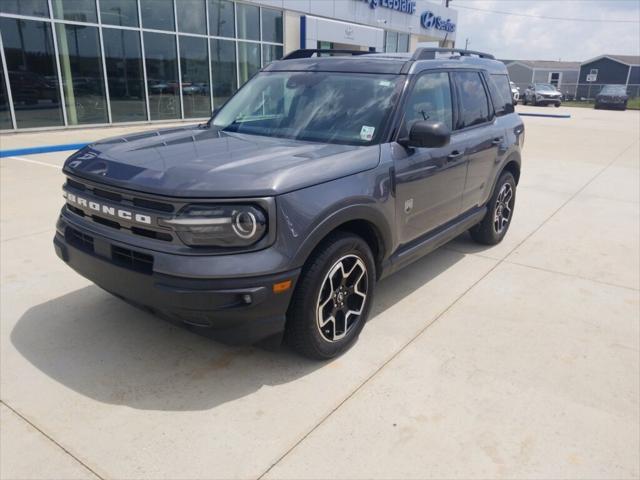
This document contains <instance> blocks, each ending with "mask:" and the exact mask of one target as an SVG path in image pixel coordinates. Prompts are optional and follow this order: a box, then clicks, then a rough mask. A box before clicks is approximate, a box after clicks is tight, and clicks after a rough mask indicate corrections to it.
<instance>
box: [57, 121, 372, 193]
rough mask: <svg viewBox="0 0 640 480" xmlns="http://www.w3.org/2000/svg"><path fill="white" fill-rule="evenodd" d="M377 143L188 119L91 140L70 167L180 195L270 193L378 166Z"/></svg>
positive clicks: (76, 172) (89, 175)
mask: <svg viewBox="0 0 640 480" xmlns="http://www.w3.org/2000/svg"><path fill="white" fill-rule="evenodd" d="M379 160H380V147H379V146H378V145H374V146H367V147H360V146H350V145H335V144H326V143H314V142H302V141H297V140H289V139H283V138H274V137H261V136H256V135H245V134H237V133H224V132H221V131H219V130H218V129H215V128H202V127H198V126H189V127H184V128H177V129H176V128H174V129H165V130H157V131H152V132H144V133H139V134H134V135H130V136H126V137H115V138H111V139H107V140H103V141H100V142H97V143H94V144H91V145H89V146H87V147H85V148H83V149H82V150H80V151H78V152H76V153H75V154H73V155H72V156H71V157H69V159H68V160H67V161H66V162H65V165H64V172H65V173H68V174H70V175H76V176H79V177H83V178H86V179H89V180H94V181H97V182H100V183H106V184H111V185H114V186H119V187H123V188H127V189H131V190H137V191H141V192H147V193H155V194H159V195H165V196H174V197H258V196H272V195H277V194H280V193H285V192H288V191H292V190H297V189H300V188H304V187H307V186H310V185H315V184H318V183H322V182H327V181H329V180H334V179H336V178H340V177H344V176H347V175H352V174H355V173H358V172H362V171H364V170H368V169H372V168H375V167H376V166H377V165H378V162H379Z"/></svg>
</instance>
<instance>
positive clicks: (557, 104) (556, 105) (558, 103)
mask: <svg viewBox="0 0 640 480" xmlns="http://www.w3.org/2000/svg"><path fill="white" fill-rule="evenodd" d="M554 105H555V107H556V108H558V107H559V106H560V105H562V104H561V103H560V102H556V103H555V104H554Z"/></svg>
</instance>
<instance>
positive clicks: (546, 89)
mask: <svg viewBox="0 0 640 480" xmlns="http://www.w3.org/2000/svg"><path fill="white" fill-rule="evenodd" d="M536 90H540V91H543V92H555V91H556V89H555V87H554V86H553V85H550V84H548V83H536Z"/></svg>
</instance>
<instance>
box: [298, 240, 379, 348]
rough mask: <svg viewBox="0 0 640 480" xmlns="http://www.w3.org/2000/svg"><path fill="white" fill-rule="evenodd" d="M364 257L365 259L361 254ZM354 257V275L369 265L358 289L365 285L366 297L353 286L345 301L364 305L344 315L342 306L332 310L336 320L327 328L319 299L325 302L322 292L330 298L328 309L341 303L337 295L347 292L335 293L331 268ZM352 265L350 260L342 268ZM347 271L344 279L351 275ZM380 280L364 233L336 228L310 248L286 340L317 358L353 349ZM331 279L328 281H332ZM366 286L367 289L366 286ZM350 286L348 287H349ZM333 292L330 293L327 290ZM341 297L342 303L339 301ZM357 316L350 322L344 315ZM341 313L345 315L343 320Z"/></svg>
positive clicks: (338, 273)
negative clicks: (352, 232) (349, 263)
mask: <svg viewBox="0 0 640 480" xmlns="http://www.w3.org/2000/svg"><path fill="white" fill-rule="evenodd" d="M356 258H357V259H359V260H360V263H358V261H357V260H355V259H356ZM341 261H343V262H347V261H349V262H351V261H353V265H356V263H357V264H358V265H357V266H355V267H353V268H354V270H351V271H353V272H354V273H353V278H355V277H356V276H358V275H359V271H360V270H357V271H356V270H355V268H358V269H360V268H362V267H361V265H363V266H364V269H365V280H364V281H365V282H366V283H362V282H363V280H358V282H360V283H359V284H356V289H359V290H364V293H366V295H365V298H364V299H362V296H361V293H356V292H354V291H353V290H354V289H353V287H349V288H350V289H351V292H352V293H345V296H344V297H343V298H344V302H343V304H347V306H345V307H343V308H344V309H351V308H356V309H358V310H360V311H361V313H360V314H359V315H353V314H351V315H346V316H345V315H344V312H342V313H341V311H340V310H337V311H335V312H334V313H333V315H332V318H334V321H333V323H326V324H325V325H326V328H325V327H321V321H319V320H318V318H319V314H318V310H319V304H320V303H322V297H323V296H324V298H325V303H327V307H328V311H331V310H332V309H334V310H335V309H336V302H335V301H334V300H331V298H333V299H338V298H342V297H336V296H332V295H331V292H333V290H331V285H332V282H331V281H330V280H328V278H329V277H328V275H329V272H330V271H331V270H332V269H333V268H334V267H335V266H336V265H338V263H339V262H341ZM345 269H346V270H349V269H350V267H349V266H348V264H347V263H345V266H344V267H343V268H342V271H344V270H345ZM339 276H341V273H340V272H336V274H335V277H334V279H333V280H334V282H335V284H337V283H338V282H337V280H338V279H337V278H336V277H339ZM349 279H350V277H347V279H345V281H348V280H349ZM375 281H376V266H375V262H374V259H373V254H372V253H371V249H370V248H369V245H368V244H367V243H366V242H365V241H364V240H363V239H362V238H361V237H359V236H357V235H354V234H351V233H346V232H336V233H333V234H331V235H330V236H329V237H327V238H326V239H325V240H324V241H323V242H322V243H321V244H320V245H319V246H318V247H317V248H316V250H315V251H314V252H313V253H312V254H311V256H310V257H309V259H308V260H307V263H306V264H305V266H304V268H303V269H302V274H301V276H300V279H299V281H298V284H297V286H296V290H295V292H294V294H293V298H292V300H291V305H290V306H289V311H288V312H287V327H286V330H285V341H286V342H287V343H288V344H289V345H290V346H291V347H292V348H293V349H294V350H295V351H297V352H298V353H300V354H301V355H304V356H305V357H308V358H311V359H314V360H328V359H330V358H334V357H337V356H338V355H340V354H342V353H344V352H345V351H346V350H348V349H349V348H350V347H351V346H352V345H353V344H354V343H355V342H356V340H357V339H358V336H359V335H360V332H361V331H362V328H363V327H364V324H365V322H366V321H367V317H368V316H369V312H370V311H371V304H372V301H373V295H374V289H375ZM327 282H329V283H327ZM363 285H365V286H366V290H365V289H363ZM349 288H347V290H346V292H348V291H349ZM327 294H328V295H327ZM359 300H361V301H362V303H361V304H356V306H355V307H354V306H353V304H351V305H349V302H351V301H355V302H358V301H359ZM339 305H340V303H338V306H339ZM345 318H346V319H347V320H348V319H352V320H351V323H349V324H348V325H347V324H345V322H344V319H345ZM340 319H342V320H340ZM336 335H338V336H340V335H343V336H342V337H341V338H337V339H333V340H331V339H330V338H329V337H335V336H336Z"/></svg>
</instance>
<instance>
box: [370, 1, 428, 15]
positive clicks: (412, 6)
mask: <svg viewBox="0 0 640 480" xmlns="http://www.w3.org/2000/svg"><path fill="white" fill-rule="evenodd" d="M363 1H364V2H367V3H368V4H369V6H370V7H371V8H377V7H385V8H390V9H392V10H397V11H398V12H402V13H408V14H409V15H413V14H414V13H415V11H416V2H415V1H414V0H363Z"/></svg>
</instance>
